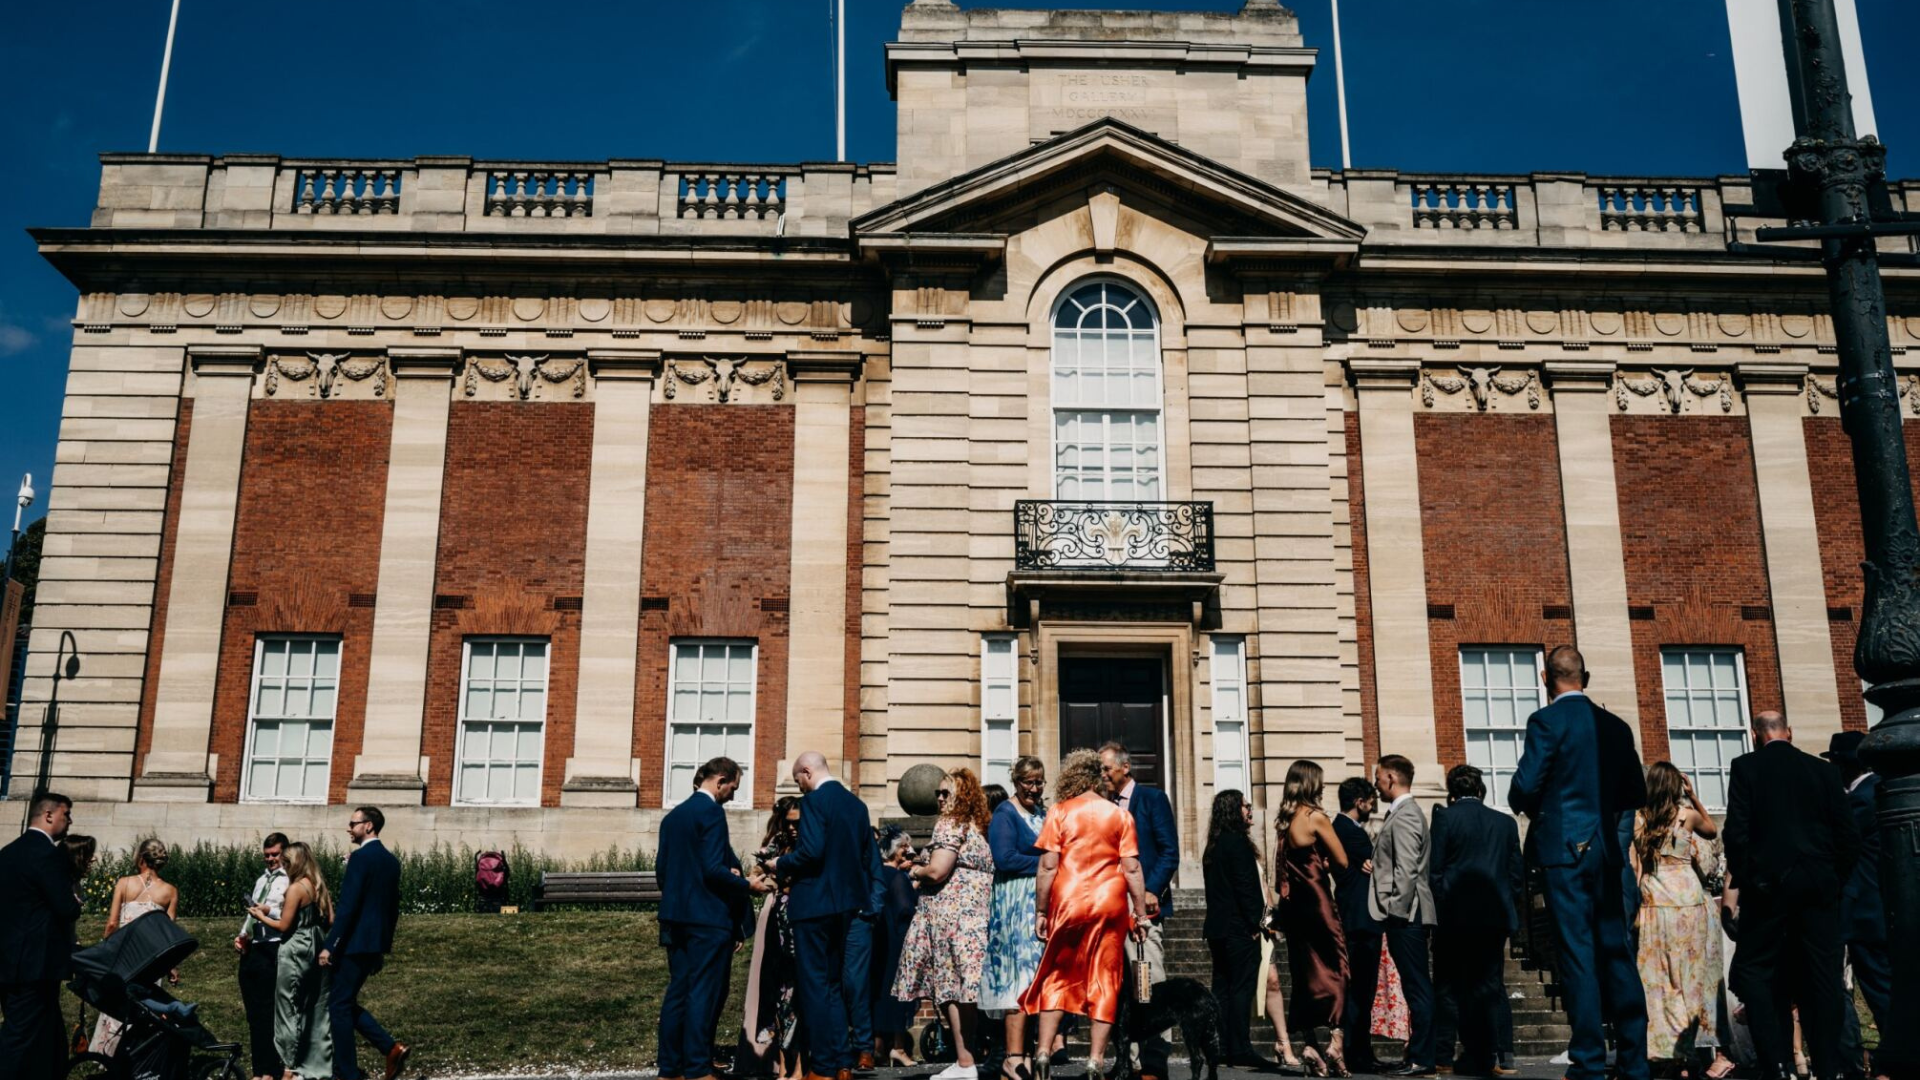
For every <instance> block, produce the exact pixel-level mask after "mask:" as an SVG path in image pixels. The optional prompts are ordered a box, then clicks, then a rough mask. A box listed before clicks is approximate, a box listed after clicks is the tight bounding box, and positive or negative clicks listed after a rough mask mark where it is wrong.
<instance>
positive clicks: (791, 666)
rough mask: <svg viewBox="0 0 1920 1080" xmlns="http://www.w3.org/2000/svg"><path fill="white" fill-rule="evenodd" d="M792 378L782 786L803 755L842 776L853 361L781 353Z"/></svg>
mask: <svg viewBox="0 0 1920 1080" xmlns="http://www.w3.org/2000/svg"><path fill="white" fill-rule="evenodd" d="M787 371H788V373H789V374H790V375H791V376H792V378H793V384H794V385H793V398H794V410H795V413H794V418H793V547H792V550H793V569H792V575H793V577H792V584H791V586H790V587H789V588H790V592H789V595H790V597H791V604H792V607H791V609H790V610H791V614H790V615H789V616H788V619H787V750H786V757H785V758H784V759H783V760H781V761H780V762H779V763H778V765H777V766H776V767H777V768H778V769H779V770H780V775H779V776H778V777H776V780H777V781H779V782H781V783H786V782H787V779H786V778H787V773H788V771H789V769H790V766H791V763H792V761H793V759H794V758H795V757H796V756H798V755H799V754H800V753H802V752H803V751H807V750H818V751H820V752H821V753H822V754H825V755H826V756H827V763H828V765H829V766H831V767H832V769H833V772H834V775H835V776H840V777H847V776H848V775H849V773H848V772H847V771H846V770H845V769H843V767H842V765H843V763H842V761H841V758H842V757H843V756H844V754H843V751H844V749H845V745H846V725H847V722H848V720H847V714H846V686H847V675H846V671H847V668H846V659H847V498H848V474H847V455H848V454H849V452H850V450H849V447H850V446H851V442H850V440H851V438H852V420H853V413H852V405H853V398H852V393H853V380H854V378H855V377H856V376H857V375H858V374H859V371H860V355H859V354H858V353H852V352H847V353H839V352H832V353H826V352H820V353H789V354H788V356H787Z"/></svg>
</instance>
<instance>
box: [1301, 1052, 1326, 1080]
mask: <svg viewBox="0 0 1920 1080" xmlns="http://www.w3.org/2000/svg"><path fill="white" fill-rule="evenodd" d="M1300 1060H1301V1061H1303V1062H1305V1063H1306V1066H1307V1075H1308V1076H1326V1075H1328V1073H1327V1062H1326V1059H1325V1058H1322V1057H1321V1056H1320V1051H1319V1050H1316V1049H1314V1048H1313V1047H1311V1046H1309V1047H1307V1048H1306V1049H1304V1050H1302V1051H1300Z"/></svg>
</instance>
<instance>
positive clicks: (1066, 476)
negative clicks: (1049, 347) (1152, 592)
mask: <svg viewBox="0 0 1920 1080" xmlns="http://www.w3.org/2000/svg"><path fill="white" fill-rule="evenodd" d="M1160 461H1161V448H1160V320H1159V319H1158V318H1156V317H1155V315H1154V311H1153V308H1152V306H1151V305H1149V304H1148V303H1147V300H1146V298H1145V297H1143V296H1141V295H1140V294H1139V293H1137V292H1135V291H1133V290H1132V289H1131V288H1129V287H1127V286H1126V285H1123V284H1121V283H1119V282H1116V281H1091V282H1088V283H1086V284H1083V285H1081V286H1079V287H1078V288H1076V289H1074V290H1073V291H1072V292H1070V293H1068V294H1067V297H1066V299H1064V300H1062V301H1061V302H1060V306H1059V308H1058V309H1056V310H1055V312H1054V316H1053V486H1054V497H1055V498H1057V499H1074V500H1087V501H1116V502H1134V501H1153V500H1158V499H1160V498H1163V496H1162V494H1161V492H1162V490H1163V488H1162V480H1161V464H1160Z"/></svg>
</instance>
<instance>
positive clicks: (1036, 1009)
mask: <svg viewBox="0 0 1920 1080" xmlns="http://www.w3.org/2000/svg"><path fill="white" fill-rule="evenodd" d="M1035 846H1036V847H1038V848H1039V849H1040V850H1041V851H1042V852H1044V853H1045V854H1043V855H1042V856H1041V857H1040V873H1039V876H1038V877H1037V879H1036V880H1035V883H1034V885H1035V889H1034V893H1035V912H1036V914H1035V916H1034V921H1035V927H1034V929H1035V932H1036V934H1037V936H1038V937H1039V938H1040V940H1041V941H1043V942H1045V943H1046V951H1045V952H1043V953H1042V954H1041V955H1040V968H1039V970H1038V971H1037V972H1035V973H1034V976H1033V985H1031V986H1029V987H1027V992H1026V993H1025V994H1022V995H1021V997H1020V1007H1021V1009H1022V1010H1023V1011H1025V1012H1026V1013H1027V1014H1028V1015H1032V1014H1034V1013H1038V1014H1040V1032H1039V1035H1040V1045H1041V1046H1052V1045H1053V1037H1054V1035H1055V1034H1056V1033H1057V1032H1058V1031H1059V1030H1060V1019H1061V1017H1062V1016H1063V1015H1065V1014H1066V1013H1074V1014H1076V1015H1080V1016H1085V1017H1087V1018H1088V1019H1090V1020H1092V1021H1093V1031H1092V1033H1091V1036H1090V1038H1089V1043H1090V1045H1089V1050H1090V1055H1089V1061H1088V1065H1087V1069H1088V1075H1089V1076H1090V1077H1093V1078H1095V1080H1098V1078H1100V1077H1104V1076H1105V1075H1106V1074H1107V1072H1108V1070H1109V1069H1110V1066H1109V1065H1108V1064H1107V1036H1108V1034H1109V1033H1110V1032H1111V1030H1112V1028H1113V1021H1114V1017H1115V1015H1116V1014H1117V1013H1118V1012H1119V1007H1120V986H1121V979H1122V976H1123V974H1124V965H1125V964H1126V962H1127V957H1126V950H1125V941H1126V938H1127V935H1129V934H1133V935H1135V936H1136V937H1144V936H1145V931H1144V928H1145V926H1146V925H1147V883H1146V879H1145V878H1144V877H1143V876H1142V875H1141V872H1140V859H1139V855H1140V845H1139V842H1138V840H1136V839H1135V837H1134V833H1133V818H1132V817H1131V816H1130V815H1128V814H1127V812H1126V811H1124V810H1122V809H1120V808H1119V807H1118V806H1116V805H1114V804H1113V803H1112V802H1110V801H1108V800H1107V798H1106V796H1105V795H1103V794H1102V793H1101V792H1100V756H1099V755H1098V754H1095V753H1094V752H1093V751H1091V750H1075V751H1073V752H1072V753H1070V754H1068V755H1067V758H1066V760H1065V761H1064V762H1062V763H1061V765H1060V779H1059V780H1058V781H1057V782H1056V784H1055V785H1054V807H1053V809H1052V810H1051V811H1049V812H1048V814H1047V823H1046V825H1045V826H1044V827H1042V828H1041V830H1040V840H1039V842H1038V843H1037V844H1036V845H1035ZM1035 1064H1036V1073H1037V1076H1038V1080H1048V1077H1049V1074H1050V1073H1051V1071H1052V1070H1051V1067H1050V1064H1049V1061H1048V1058H1047V1056H1045V1055H1041V1056H1039V1057H1038V1058H1036V1061H1035ZM1020 1073H1021V1080H1025V1078H1026V1070H1025V1068H1024V1067H1023V1068H1022V1069H1021V1070H1020Z"/></svg>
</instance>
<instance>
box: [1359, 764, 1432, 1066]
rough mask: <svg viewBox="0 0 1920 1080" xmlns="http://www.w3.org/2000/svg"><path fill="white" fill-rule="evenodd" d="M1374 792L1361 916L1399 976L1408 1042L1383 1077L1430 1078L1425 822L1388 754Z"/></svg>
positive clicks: (1407, 777) (1405, 774)
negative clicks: (1365, 914) (1369, 882)
mask: <svg viewBox="0 0 1920 1080" xmlns="http://www.w3.org/2000/svg"><path fill="white" fill-rule="evenodd" d="M1373 784H1374V787H1376V788H1378V789H1379V790H1380V799H1381V801H1383V802H1385V803H1386V804H1387V815H1386V819H1385V821H1384V822H1383V823H1382V824H1381V826H1380V835H1379V836H1378V837H1377V838H1375V840H1374V845H1373V893H1372V895H1370V896H1368V897H1367V910H1368V911H1369V912H1370V913H1371V914H1372V915H1373V917H1374V918H1376V919H1378V920H1380V923H1381V925H1382V926H1384V927H1385V928H1386V930H1385V934H1384V936H1385V938H1386V942H1387V952H1388V953H1390V954H1391V955H1392V956H1393V966H1394V967H1396V968H1398V969H1399V970H1400V986H1401V989H1402V990H1404V991H1405V993H1406V996H1407V1019H1408V1023H1409V1026H1410V1027H1411V1029H1412V1031H1411V1037H1410V1038H1409V1039H1408V1040H1407V1060H1406V1061H1405V1062H1403V1063H1402V1064H1401V1065H1400V1067H1399V1068H1397V1069H1389V1070H1387V1073H1386V1075H1388V1076H1432V1075H1434V1031H1433V979H1432V977H1431V976H1430V975H1429V974H1428V972H1427V929H1428V927H1431V926H1432V925H1433V924H1434V921H1435V908H1434V905H1433V890H1432V888H1431V887H1430V886H1429V885H1428V883H1427V818H1426V815H1425V814H1423V813H1421V812H1420V804H1419V803H1417V802H1415V801H1414V800H1413V762H1411V761H1408V760H1407V759H1406V758H1403V757H1401V756H1400V755H1399V754H1388V755H1386V756H1385V757H1382V758H1381V759H1380V760H1379V762H1378V763H1376V764H1375V766H1374V770H1373Z"/></svg>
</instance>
